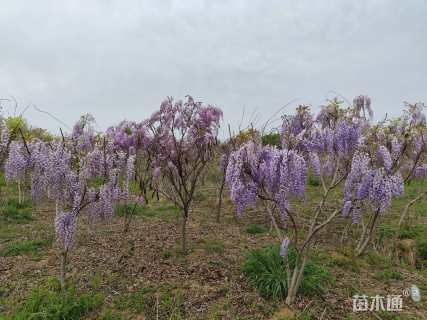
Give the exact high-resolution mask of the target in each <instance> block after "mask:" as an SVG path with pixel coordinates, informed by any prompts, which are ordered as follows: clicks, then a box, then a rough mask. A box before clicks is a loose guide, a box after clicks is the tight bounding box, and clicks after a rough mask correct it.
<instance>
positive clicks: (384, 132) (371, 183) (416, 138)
mask: <svg viewBox="0 0 427 320" xmlns="http://www.w3.org/2000/svg"><path fill="white" fill-rule="evenodd" d="M425 139H426V126H425V116H424V115H423V114H422V108H421V107H420V105H412V106H411V105H409V106H408V110H407V112H406V114H405V115H404V117H401V118H398V119H393V120H391V121H383V122H381V123H379V124H377V125H375V126H372V127H371V128H369V129H368V130H367V131H366V133H365V135H364V143H363V145H362V147H361V148H360V150H359V153H358V154H357V156H356V157H354V159H353V163H352V169H351V172H350V175H349V177H348V178H347V181H346V186H345V199H344V201H345V205H344V208H345V213H346V214H348V215H350V216H352V219H353V223H355V224H360V225H361V226H362V232H361V234H360V237H359V239H358V241H357V242H356V248H355V254H356V255H361V254H363V253H364V252H365V250H366V248H367V246H368V245H369V243H370V242H371V241H372V239H373V236H374V233H375V231H376V228H377V225H378V224H379V223H380V218H381V215H383V214H385V213H386V212H387V211H388V210H389V208H390V207H391V205H392V199H393V198H394V197H398V196H400V195H402V194H403V192H404V185H405V184H409V183H410V182H411V181H412V180H413V179H419V178H423V177H425V171H424V168H425V166H426V164H425V161H426V159H425V154H426V144H425ZM424 195H425V190H421V191H420V192H419V194H418V195H417V196H416V197H415V198H414V199H412V200H411V201H409V202H408V203H407V205H406V207H405V209H404V211H403V213H402V215H401V217H400V221H399V225H401V224H402V222H403V220H404V218H405V217H406V214H407V211H408V210H409V207H410V206H412V205H413V204H414V203H415V202H416V201H418V200H419V199H421V198H422V197H423V196H424Z"/></svg>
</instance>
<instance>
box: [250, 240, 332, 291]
mask: <svg viewBox="0 0 427 320" xmlns="http://www.w3.org/2000/svg"><path fill="white" fill-rule="evenodd" d="M296 258H297V254H296V251H295V250H292V249H291V250H289V253H288V259H289V264H290V267H291V268H293V266H294V265H295V260H296ZM242 269H243V273H244V274H245V275H246V276H247V278H248V280H249V283H250V284H252V285H253V286H254V287H256V288H257V289H258V290H259V292H260V294H261V296H263V297H265V298H273V299H282V298H284V297H285V296H286V293H287V283H286V279H287V274H286V268H285V265H284V262H283V259H282V257H280V255H279V247H278V246H270V247H265V248H262V249H257V250H252V251H249V252H248V253H247V254H246V259H245V262H244V264H243V268H242ZM333 281H334V279H333V277H332V275H331V274H330V273H329V271H328V270H327V269H326V268H325V267H324V266H323V265H321V264H320V263H319V262H318V261H317V260H316V259H315V258H313V259H312V260H311V261H309V262H308V263H307V265H306V267H305V269H304V276H303V279H302V282H301V286H300V288H299V291H298V292H299V293H300V294H302V295H306V296H312V295H316V294H322V293H324V292H325V290H326V286H328V285H329V284H331V283H333Z"/></svg>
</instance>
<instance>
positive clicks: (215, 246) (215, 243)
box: [202, 240, 224, 253]
mask: <svg viewBox="0 0 427 320" xmlns="http://www.w3.org/2000/svg"><path fill="white" fill-rule="evenodd" d="M202 248H203V249H204V250H205V251H206V252H207V253H222V252H224V243H223V242H222V241H219V240H204V241H203V244H202Z"/></svg>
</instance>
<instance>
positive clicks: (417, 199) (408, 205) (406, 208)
mask: <svg viewBox="0 0 427 320" xmlns="http://www.w3.org/2000/svg"><path fill="white" fill-rule="evenodd" d="M426 194H427V191H426V192H422V193H420V194H419V195H418V196H416V197H415V198H414V199H412V200H411V201H410V202H409V203H408V204H407V205H406V206H405V209H404V210H403V212H402V214H401V215H400V220H399V228H400V227H401V226H402V224H403V221H404V220H405V219H406V217H407V215H408V212H409V208H410V207H412V206H413V205H414V204H415V203H416V202H417V201H419V200H421V199H422V198H423V197H424V196H425V195H426Z"/></svg>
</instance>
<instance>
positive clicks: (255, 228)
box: [245, 223, 267, 234]
mask: <svg viewBox="0 0 427 320" xmlns="http://www.w3.org/2000/svg"><path fill="white" fill-rule="evenodd" d="M245 232H246V233H248V234H260V233H265V232H267V228H266V227H265V225H263V224H255V223H253V224H250V225H248V226H247V227H246V228H245Z"/></svg>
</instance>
